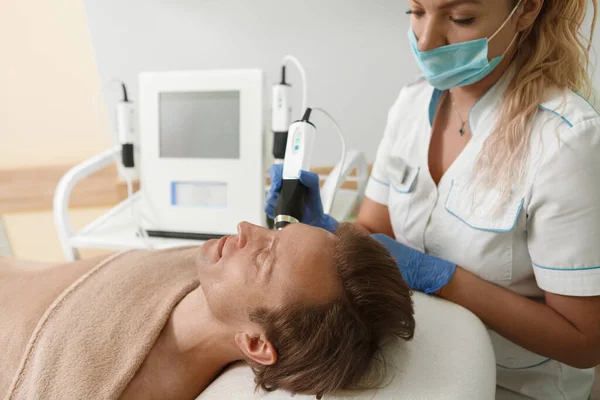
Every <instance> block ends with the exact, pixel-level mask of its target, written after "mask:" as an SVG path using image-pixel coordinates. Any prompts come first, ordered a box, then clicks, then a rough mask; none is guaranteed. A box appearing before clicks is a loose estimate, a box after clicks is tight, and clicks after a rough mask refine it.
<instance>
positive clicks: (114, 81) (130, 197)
mask: <svg viewBox="0 0 600 400" xmlns="http://www.w3.org/2000/svg"><path fill="white" fill-rule="evenodd" d="M113 84H118V85H125V82H123V81H122V80H120V79H117V78H111V79H109V80H108V81H106V82H105V83H104V84H103V85H102V86H101V87H100V89H98V92H97V93H96V95H95V96H94V104H93V107H94V115H95V116H96V123H97V124H98V127H99V128H101V127H102V124H101V122H100V112H99V111H98V108H99V105H100V97H101V96H102V94H103V93H104V92H105V91H106V89H108V87H109V86H110V85H113ZM109 121H110V118H109ZM115 130H116V129H115V127H114V126H110V122H109V132H114V131H115ZM116 139H117V138H116V135H114V134H113V135H112V136H110V137H109V140H108V142H109V145H110V143H115V142H117V140H116ZM117 144H119V143H117ZM113 159H114V160H115V165H116V167H117V173H118V174H119V175H120V176H121V177H122V178H123V179H125V182H127V199H128V200H129V209H130V210H131V217H132V218H133V223H134V224H135V225H136V228H137V233H138V234H139V235H140V238H141V240H142V242H143V244H144V246H146V248H148V249H152V248H153V247H152V244H151V243H150V239H149V237H148V233H147V232H146V231H145V230H144V229H143V228H142V215H141V213H139V212H136V207H134V200H133V182H132V181H131V178H130V177H129V176H128V175H127V174H126V173H125V172H124V171H123V170H122V168H121V163H120V162H119V159H118V157H117V156H116V155H114V156H113ZM137 211H139V210H137Z"/></svg>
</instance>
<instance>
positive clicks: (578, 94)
mask: <svg viewBox="0 0 600 400" xmlns="http://www.w3.org/2000/svg"><path fill="white" fill-rule="evenodd" d="M569 90H570V91H571V92H573V93H575V94H576V95H577V96H579V97H581V98H582V99H583V100H585V102H586V103H588V104H589V106H590V107H592V109H593V110H594V111H596V114H598V115H599V116H600V112H598V110H596V107H594V105H593V104H592V103H590V101H589V100H588V99H586V98H585V97H583V95H582V94H581V93H578V92H576V91H574V90H571V89H569Z"/></svg>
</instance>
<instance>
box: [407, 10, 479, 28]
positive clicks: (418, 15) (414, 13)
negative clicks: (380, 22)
mask: <svg viewBox="0 0 600 400" xmlns="http://www.w3.org/2000/svg"><path fill="white" fill-rule="evenodd" d="M406 14H407V15H412V16H414V17H415V18H417V19H419V18H421V17H422V16H423V15H425V12H424V11H421V10H408V11H406ZM449 19H450V21H452V22H453V23H455V24H456V25H461V26H466V25H471V24H473V22H475V17H470V18H456V17H452V16H450V17H449Z"/></svg>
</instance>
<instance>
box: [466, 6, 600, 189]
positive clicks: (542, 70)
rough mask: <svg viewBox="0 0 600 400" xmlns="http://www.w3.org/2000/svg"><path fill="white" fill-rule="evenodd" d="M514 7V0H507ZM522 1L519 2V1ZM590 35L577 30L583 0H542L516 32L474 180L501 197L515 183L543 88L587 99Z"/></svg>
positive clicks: (521, 174) (582, 15)
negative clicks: (509, 75)
mask: <svg viewBox="0 0 600 400" xmlns="http://www.w3.org/2000/svg"><path fill="white" fill-rule="evenodd" d="M511 2H512V3H513V4H512V6H516V4H517V2H518V0H511ZM524 3H525V2H524ZM592 3H593V6H594V16H593V22H592V27H591V33H590V39H589V40H588V39H587V38H586V37H585V36H584V35H583V33H582V25H583V23H584V19H585V14H586V9H587V7H586V6H587V0H544V4H543V6H542V9H541V11H540V14H539V15H538V17H537V19H536V21H535V22H534V23H533V24H532V26H530V27H529V28H528V29H527V30H525V31H523V32H522V33H521V34H520V37H519V41H518V46H517V50H516V53H515V55H514V58H513V60H512V64H513V65H514V67H515V68H514V69H515V75H514V77H513V79H512V81H511V82H510V83H509V84H508V87H507V90H506V92H505V93H504V98H503V101H502V105H501V108H500V113H499V119H498V121H507V122H506V123H501V124H500V123H499V124H498V126H496V127H495V129H494V131H492V133H491V135H490V136H489V138H488V139H487V140H486V142H485V143H484V145H483V149H482V151H481V154H480V157H479V160H478V162H477V166H476V170H475V171H476V174H475V180H476V181H477V182H478V183H483V184H484V186H487V187H493V188H495V189H498V190H499V191H500V192H501V193H502V196H501V197H502V198H504V199H507V198H508V197H509V195H510V194H511V190H512V185H513V183H514V182H521V181H522V179H523V177H524V170H525V166H526V164H527V162H528V156H529V154H528V153H529V151H528V149H529V144H530V139H531V132H532V129H531V127H532V122H533V119H534V117H535V114H536V113H537V112H538V106H539V105H540V104H542V103H543V102H544V101H545V95H546V94H547V93H548V92H547V90H548V88H557V89H563V90H569V89H570V90H573V91H575V92H578V93H579V94H580V95H582V96H584V97H585V98H586V99H590V97H591V95H592V92H593V89H592V83H591V78H590V75H589V73H588V71H589V66H590V58H589V52H590V50H591V45H592V39H591V38H592V37H593V34H594V30H595V25H596V15H597V12H598V5H597V0H592Z"/></svg>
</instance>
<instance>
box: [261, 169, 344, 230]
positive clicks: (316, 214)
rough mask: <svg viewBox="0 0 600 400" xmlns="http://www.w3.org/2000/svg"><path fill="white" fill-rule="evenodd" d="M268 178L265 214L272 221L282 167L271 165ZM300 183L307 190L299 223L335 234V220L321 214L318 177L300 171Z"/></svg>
mask: <svg viewBox="0 0 600 400" xmlns="http://www.w3.org/2000/svg"><path fill="white" fill-rule="evenodd" d="M269 176H270V177H271V188H270V189H269V193H267V200H266V201H265V212H266V213H267V215H268V216H269V218H271V219H273V218H274V216H273V214H275V204H277V198H278V197H279V191H280V190H281V184H282V181H283V165H282V164H274V165H271V168H270V169H269ZM300 182H301V183H302V184H303V185H304V186H306V187H307V188H308V190H307V191H306V204H305V206H304V218H303V219H302V221H300V222H302V223H303V224H307V225H311V226H316V227H318V228H323V229H325V230H328V231H329V232H335V230H336V229H337V228H338V225H339V224H338V222H337V221H336V220H335V218H333V217H331V216H329V215H327V214H325V213H324V212H323V202H322V201H321V187H320V185H319V175H317V174H315V173H314V172H307V171H301V172H300Z"/></svg>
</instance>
